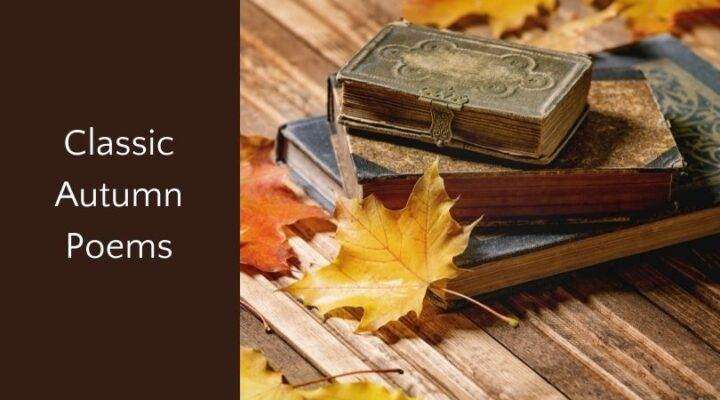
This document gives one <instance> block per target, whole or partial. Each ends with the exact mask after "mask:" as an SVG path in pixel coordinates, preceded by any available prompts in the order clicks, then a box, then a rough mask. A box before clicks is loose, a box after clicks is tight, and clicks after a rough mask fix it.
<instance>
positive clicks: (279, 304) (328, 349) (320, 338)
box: [240, 272, 388, 384]
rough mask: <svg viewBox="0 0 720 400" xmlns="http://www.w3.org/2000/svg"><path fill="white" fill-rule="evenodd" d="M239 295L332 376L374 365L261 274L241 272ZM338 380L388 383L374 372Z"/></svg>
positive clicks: (281, 334) (321, 369)
mask: <svg viewBox="0 0 720 400" xmlns="http://www.w3.org/2000/svg"><path fill="white" fill-rule="evenodd" d="M240 297H241V298H242V299H243V300H245V301H247V302H248V303H249V304H250V305H251V306H252V307H254V308H255V309H256V310H258V311H259V312H260V313H261V314H262V316H263V317H265V319H266V320H267V322H268V324H269V325H270V326H271V327H272V328H273V330H274V332H276V333H277V334H278V336H280V337H282V338H283V340H285V341H286V342H287V343H289V344H290V345H292V346H293V348H294V349H295V350H296V351H297V352H298V353H300V354H301V355H302V356H303V357H304V358H305V359H307V360H308V361H310V362H311V363H312V364H313V365H314V366H316V367H317V369H318V370H319V371H320V372H321V373H323V374H324V375H326V376H332V375H338V374H342V373H347V372H353V371H362V370H367V369H371V368H372V366H371V365H369V364H367V363H366V362H365V361H364V360H363V359H362V358H360V357H359V356H358V355H357V354H355V353H353V352H352V351H350V349H348V348H347V347H346V346H345V345H344V344H343V343H342V342H341V341H340V340H339V339H337V338H336V337H335V336H333V335H332V334H330V332H328V331H327V330H326V329H325V328H324V327H323V325H322V324H320V323H319V322H318V321H316V320H314V319H312V318H308V316H307V314H306V313H305V312H303V311H302V310H301V309H300V308H299V305H298V304H297V303H296V302H295V301H293V300H292V299H290V298H289V297H288V296H287V295H286V294H284V293H282V292H278V291H277V290H276V288H275V286H273V284H272V283H270V282H269V281H268V280H267V279H266V278H265V277H263V276H262V275H255V276H250V275H248V274H246V273H245V272H240ZM298 344H300V345H298ZM338 380H339V381H345V382H352V381H359V380H370V381H374V382H378V383H385V384H387V383H388V382H387V380H385V379H384V378H383V377H381V376H380V375H375V374H369V375H362V376H357V375H355V376H348V377H342V378H339V379H338Z"/></svg>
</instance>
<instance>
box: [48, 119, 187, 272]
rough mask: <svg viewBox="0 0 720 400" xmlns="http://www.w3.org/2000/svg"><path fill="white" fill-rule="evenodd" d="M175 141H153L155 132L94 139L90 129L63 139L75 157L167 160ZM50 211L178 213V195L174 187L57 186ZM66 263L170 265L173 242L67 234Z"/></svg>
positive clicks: (161, 138)
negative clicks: (79, 260)
mask: <svg viewBox="0 0 720 400" xmlns="http://www.w3.org/2000/svg"><path fill="white" fill-rule="evenodd" d="M174 142H175V141H174V139H173V138H172V137H171V136H162V135H157V134H156V133H155V130H154V129H149V130H148V131H147V132H146V133H145V134H143V135H138V136H133V137H131V136H105V135H97V134H96V132H95V128H94V127H89V128H88V129H73V130H70V131H68V132H67V133H66V134H65V138H64V141H63V144H64V149H65V152H66V153H67V154H69V155H71V156H73V157H78V158H80V157H104V158H107V157H113V156H119V157H144V156H155V157H169V156H172V155H173V154H175V151H174V149H173V145H174ZM53 206H54V207H75V208H150V207H158V208H180V207H181V206H182V190H181V189H180V188H177V187H172V188H159V187H113V186H111V185H108V184H106V183H104V182H103V183H101V184H100V185H99V186H98V187H76V186H73V184H72V183H70V181H69V180H64V181H63V182H62V184H61V185H60V189H59V191H58V195H57V197H56V198H55V202H54V203H53ZM66 249H67V254H66V256H67V258H68V259H72V258H77V257H85V258H88V259H92V260H98V259H102V258H107V259H113V260H118V259H126V260H136V259H143V258H146V259H155V258H159V259H168V258H170V257H172V254H173V251H172V241H170V240H159V241H154V240H150V239H130V240H118V239H112V240H107V241H105V240H100V239H96V238H86V237H85V236H84V235H83V234H81V233H77V232H70V233H68V234H67V246H66Z"/></svg>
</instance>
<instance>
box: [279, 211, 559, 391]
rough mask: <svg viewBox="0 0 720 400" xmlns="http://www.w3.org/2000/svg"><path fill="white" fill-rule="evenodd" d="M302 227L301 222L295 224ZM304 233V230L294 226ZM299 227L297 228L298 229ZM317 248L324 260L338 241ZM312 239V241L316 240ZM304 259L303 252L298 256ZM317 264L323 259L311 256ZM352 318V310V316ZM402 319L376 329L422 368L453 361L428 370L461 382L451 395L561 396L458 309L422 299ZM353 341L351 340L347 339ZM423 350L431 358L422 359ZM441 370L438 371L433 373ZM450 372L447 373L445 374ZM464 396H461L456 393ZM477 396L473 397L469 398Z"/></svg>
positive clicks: (300, 244) (297, 244) (298, 245)
mask: <svg viewBox="0 0 720 400" xmlns="http://www.w3.org/2000/svg"><path fill="white" fill-rule="evenodd" d="M298 225H300V226H302V225H303V224H298ZM299 231H300V232H305V233H307V232H308V230H307V229H302V228H300V229H299ZM300 232H299V233H300ZM323 239H324V240H323V241H321V242H320V243H319V246H318V247H313V249H314V250H316V251H317V252H318V253H319V254H320V255H321V256H322V257H323V258H324V259H325V260H328V259H330V258H332V257H333V256H334V254H335V253H336V251H337V242H335V241H333V240H331V239H329V238H327V237H326V238H323ZM315 243H316V244H317V242H315ZM293 244H294V245H293V248H294V249H295V250H296V253H298V254H307V253H309V252H310V249H308V248H307V247H306V244H307V243H306V242H304V241H293ZM303 258H304V259H306V260H307V259H308V257H307V256H303ZM314 264H315V265H321V264H322V261H315V262H314ZM356 317H357V315H356ZM408 321H409V319H408V318H404V319H402V320H401V322H398V323H393V324H389V325H388V326H387V327H386V328H384V329H382V330H381V331H380V332H379V333H378V334H379V335H380V336H381V337H382V338H383V339H384V340H385V342H386V343H387V344H388V345H390V346H391V347H392V348H395V349H396V350H397V352H398V353H399V354H402V355H403V357H405V359H406V360H408V361H411V360H417V359H421V360H423V363H422V364H421V365H424V366H425V367H424V368H428V366H430V365H433V366H437V365H444V364H445V363H447V361H449V362H450V363H452V365H454V371H447V369H445V370H443V371H437V370H435V371H430V372H431V376H430V377H429V378H430V379H434V380H436V381H439V382H442V381H443V380H445V381H447V380H448V377H450V376H453V378H452V379H454V380H456V381H457V382H460V383H461V385H457V386H454V387H451V388H449V390H450V391H451V392H452V393H454V394H456V395H457V394H458V393H460V394H462V393H463V392H465V393H467V391H468V390H480V391H481V393H486V395H489V396H491V397H493V398H513V399H535V398H543V399H562V398H565V396H563V395H562V394H561V393H560V392H558V391H557V390H556V389H555V388H554V387H552V386H551V385H548V384H547V382H545V381H544V380H543V379H542V378H541V377H540V376H539V375H538V374H536V373H535V372H534V371H532V370H531V369H530V368H528V367H527V366H526V365H525V364H523V363H522V362H521V361H520V360H518V359H517V358H516V357H515V356H513V355H512V353H510V352H509V351H508V350H507V349H505V348H504V347H503V346H502V345H500V344H499V343H498V342H497V341H495V340H494V339H493V338H491V337H490V336H489V335H488V334H487V333H485V332H484V331H482V330H481V329H479V328H478V327H477V326H476V325H474V324H473V323H472V322H471V321H470V320H468V319H467V318H465V317H463V316H462V315H457V314H441V313H439V310H438V309H437V308H435V307H433V306H432V305H431V304H429V303H428V302H426V304H425V311H424V312H423V315H422V318H421V319H420V320H419V322H418V323H412V322H408ZM401 339H405V340H412V341H413V343H412V344H411V345H409V346H407V345H406V343H403V344H405V345H406V346H403V347H402V348H399V347H401V346H399V345H398V343H402V340H401ZM351 345H352V344H351ZM428 354H431V355H432V356H431V358H427V359H425V358H426V357H427V356H428ZM437 372H441V373H442V375H439V376H438V375H434V373H437ZM449 372H451V373H449ZM458 374H463V375H465V376H467V377H470V379H471V380H472V381H473V382H474V383H475V384H476V385H477V386H478V388H477V389H473V388H468V387H467V385H466V384H462V382H463V381H464V379H462V378H461V377H458V376H457V375H458ZM459 398H465V397H459ZM470 398H478V397H470Z"/></svg>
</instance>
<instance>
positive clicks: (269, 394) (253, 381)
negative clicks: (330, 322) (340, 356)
mask: <svg viewBox="0 0 720 400" xmlns="http://www.w3.org/2000/svg"><path fill="white" fill-rule="evenodd" d="M338 399H363V400H413V398H411V397H407V396H405V394H404V393H402V391H400V390H399V389H398V390H395V391H392V392H391V391H389V390H388V389H386V388H384V387H382V386H380V385H377V384H374V383H370V382H354V383H333V384H330V385H327V386H323V387H321V388H318V389H314V390H300V389H296V388H295V387H293V386H291V385H287V384H284V383H283V381H282V374H281V373H280V372H276V371H273V370H272V369H270V367H269V366H268V363H267V360H266V359H265V357H264V356H263V355H262V353H261V352H260V351H259V350H254V349H249V348H246V347H241V348H240V400H338Z"/></svg>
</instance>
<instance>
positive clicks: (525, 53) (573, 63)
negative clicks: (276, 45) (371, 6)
mask: <svg viewBox="0 0 720 400" xmlns="http://www.w3.org/2000/svg"><path fill="white" fill-rule="evenodd" d="M591 67H592V63H591V61H590V59H589V58H588V57H586V56H583V55H577V54H569V53H561V52H556V51H549V50H543V49H538V48H533V47H529V46H522V45H518V44H511V43H507V42H503V41H498V40H490V39H482V38H477V37H472V36H466V35H462V34H459V33H453V32H447V31H438V30H434V29H431V28H425V27H419V26H414V25H410V24H408V23H406V22H396V23H392V24H390V25H387V26H386V27H385V28H383V29H382V30H381V31H380V32H379V33H378V34H377V36H376V37H375V38H374V39H372V40H371V41H370V42H368V43H367V44H366V45H365V46H364V47H363V48H362V49H361V50H360V51H359V52H358V53H357V54H356V55H355V56H354V57H353V58H352V59H351V60H350V61H349V62H348V63H347V64H346V65H344V66H343V67H342V68H341V69H340V70H339V71H338V73H337V81H338V83H339V87H340V89H339V95H340V96H339V97H340V107H339V109H338V116H339V122H340V123H343V124H346V125H347V126H349V127H353V128H359V129H363V130H365V131H368V132H373V133H375V134H381V135H392V136H401V137H405V138H410V139H413V140H419V141H424V142H430V143H433V144H436V145H438V146H449V147H456V148H461V149H465V150H468V151H473V152H479V153H483V154H486V155H491V156H495V157H499V158H503V159H511V160H515V161H522V162H528V163H535V164H546V163H549V162H550V161H552V160H553V158H554V157H555V156H556V155H557V154H558V152H559V150H560V148H561V147H562V146H563V144H564V143H566V142H567V140H568V138H569V137H570V136H571V135H572V133H573V131H574V130H573V128H574V127H576V126H577V124H576V122H577V120H578V119H579V118H580V117H581V115H582V114H583V113H584V111H585V106H586V101H585V98H586V96H587V93H588V88H589V84H590V71H591Z"/></svg>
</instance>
